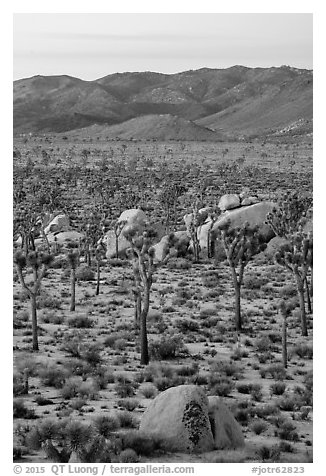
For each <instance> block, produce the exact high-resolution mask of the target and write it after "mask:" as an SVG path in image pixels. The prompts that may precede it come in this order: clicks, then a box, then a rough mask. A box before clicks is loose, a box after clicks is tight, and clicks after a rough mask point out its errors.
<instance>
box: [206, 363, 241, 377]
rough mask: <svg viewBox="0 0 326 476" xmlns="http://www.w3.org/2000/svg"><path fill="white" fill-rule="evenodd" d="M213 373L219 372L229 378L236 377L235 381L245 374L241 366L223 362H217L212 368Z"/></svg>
mask: <svg viewBox="0 0 326 476" xmlns="http://www.w3.org/2000/svg"><path fill="white" fill-rule="evenodd" d="M211 371H212V372H213V373H214V372H218V373H222V374H224V375H226V376H227V377H234V378H235V379H238V378H240V377H241V375H242V373H243V368H242V367H240V365H239V364H235V363H234V362H228V361H225V360H221V361H219V362H216V363H215V364H214V365H213V366H212V367H211Z"/></svg>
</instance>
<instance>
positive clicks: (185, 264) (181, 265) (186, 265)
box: [167, 258, 191, 269]
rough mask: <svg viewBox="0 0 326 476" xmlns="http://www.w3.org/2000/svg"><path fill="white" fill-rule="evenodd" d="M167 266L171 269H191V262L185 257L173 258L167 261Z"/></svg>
mask: <svg viewBox="0 0 326 476" xmlns="http://www.w3.org/2000/svg"><path fill="white" fill-rule="evenodd" d="M167 267H168V268H169V269H190V268H191V262H190V261H189V260H187V259H185V258H171V259H170V260H169V261H168V263H167Z"/></svg>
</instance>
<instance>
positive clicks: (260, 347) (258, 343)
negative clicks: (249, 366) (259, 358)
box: [255, 336, 271, 352]
mask: <svg viewBox="0 0 326 476" xmlns="http://www.w3.org/2000/svg"><path fill="white" fill-rule="evenodd" d="M255 348H256V350H257V351H258V352H268V351H269V350H270V348H271V341H270V339H269V337H268V336H263V337H259V338H258V339H256V340H255Z"/></svg>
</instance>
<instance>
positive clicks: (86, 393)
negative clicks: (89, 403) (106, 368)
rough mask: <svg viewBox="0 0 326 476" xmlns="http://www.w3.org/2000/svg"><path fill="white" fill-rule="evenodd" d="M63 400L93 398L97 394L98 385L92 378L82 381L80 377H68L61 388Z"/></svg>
mask: <svg viewBox="0 0 326 476" xmlns="http://www.w3.org/2000/svg"><path fill="white" fill-rule="evenodd" d="M61 395H62V397H63V398H64V399H65V400H70V399H71V398H76V397H81V398H90V399H95V398H97V396H98V387H97V385H96V382H94V381H93V380H87V381H83V379H82V378H81V377H70V378H69V379H67V380H66V382H65V384H64V386H63V387H62V389H61Z"/></svg>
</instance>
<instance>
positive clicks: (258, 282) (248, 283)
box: [243, 274, 269, 289]
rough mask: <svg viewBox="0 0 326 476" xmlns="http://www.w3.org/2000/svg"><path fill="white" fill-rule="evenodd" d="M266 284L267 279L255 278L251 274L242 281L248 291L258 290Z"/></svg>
mask: <svg viewBox="0 0 326 476" xmlns="http://www.w3.org/2000/svg"><path fill="white" fill-rule="evenodd" d="M268 282H269V279H268V278H267V277H262V276H256V275H252V274H247V275H246V276H245V277H244V279H243V285H244V287H245V288H248V289H260V288H261V287H262V286H264V285H265V284H267V283H268Z"/></svg>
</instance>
